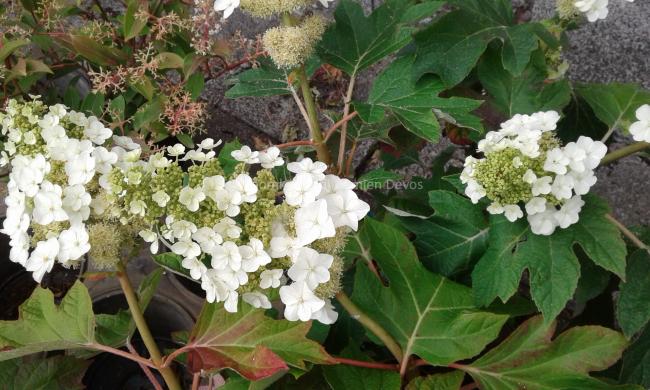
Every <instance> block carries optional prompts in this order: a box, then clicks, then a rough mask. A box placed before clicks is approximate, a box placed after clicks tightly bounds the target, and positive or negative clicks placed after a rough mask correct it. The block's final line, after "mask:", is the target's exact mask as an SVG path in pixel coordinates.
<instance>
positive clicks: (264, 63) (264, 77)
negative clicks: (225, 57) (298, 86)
mask: <svg viewBox="0 0 650 390" xmlns="http://www.w3.org/2000/svg"><path fill="white" fill-rule="evenodd" d="M259 63H260V66H259V67H257V68H253V69H249V70H246V71H244V72H242V73H240V74H238V75H237V76H236V77H235V78H234V79H233V80H232V81H231V82H232V83H233V84H234V85H233V87H232V88H230V89H229V90H228V91H227V92H226V97H227V98H231V99H234V98H238V97H243V96H274V95H288V94H290V93H291V90H290V89H289V84H288V83H287V73H286V72H285V71H284V70H282V69H279V68H278V67H276V66H275V64H273V61H271V59H270V58H268V57H263V58H261V59H260V60H259Z"/></svg>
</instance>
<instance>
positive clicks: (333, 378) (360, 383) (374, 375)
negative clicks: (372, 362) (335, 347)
mask: <svg viewBox="0 0 650 390" xmlns="http://www.w3.org/2000/svg"><path fill="white" fill-rule="evenodd" d="M341 356H343V357H345V358H350V359H356V360H367V357H365V356H364V354H363V353H362V352H361V351H358V350H356V349H355V348H354V347H351V346H348V347H346V348H345V349H344V350H343V351H342V352H341ZM323 376H324V377H325V380H326V381H327V384H328V385H329V386H330V388H331V389H332V390H347V389H378V390H399V389H400V388H401V382H402V381H401V378H400V376H399V373H398V372H396V371H388V370H377V369H373V368H364V367H356V366H350V365H346V364H336V365H331V366H323Z"/></svg>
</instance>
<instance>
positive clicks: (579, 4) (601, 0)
mask: <svg viewBox="0 0 650 390" xmlns="http://www.w3.org/2000/svg"><path fill="white" fill-rule="evenodd" d="M626 1H627V2H628V3H633V2H634V0H626ZM574 6H575V7H576V9H578V11H580V12H582V13H583V14H584V15H585V16H586V17H587V20H589V21H590V22H592V23H593V22H596V21H598V20H601V19H605V18H606V17H607V15H609V8H608V6H609V0H576V1H575V2H574Z"/></svg>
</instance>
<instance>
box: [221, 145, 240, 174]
mask: <svg viewBox="0 0 650 390" xmlns="http://www.w3.org/2000/svg"><path fill="white" fill-rule="evenodd" d="M241 147H242V145H241V142H239V140H238V139H236V138H235V139H234V140H233V141H230V142H226V143H225V144H224V145H223V147H222V148H221V150H220V151H219V163H220V164H221V167H222V168H223V172H224V173H225V174H226V175H231V174H232V173H233V172H234V171H235V167H236V166H237V164H239V161H237V160H235V158H234V157H233V156H232V155H231V152H233V151H234V150H239V149H241Z"/></svg>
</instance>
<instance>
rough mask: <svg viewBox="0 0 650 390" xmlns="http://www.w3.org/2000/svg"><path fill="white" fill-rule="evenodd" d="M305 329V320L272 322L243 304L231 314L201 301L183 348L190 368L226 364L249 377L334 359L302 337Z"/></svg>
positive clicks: (306, 330) (213, 366)
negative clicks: (195, 320) (201, 307)
mask: <svg viewBox="0 0 650 390" xmlns="http://www.w3.org/2000/svg"><path fill="white" fill-rule="evenodd" d="M310 327H311V323H308V322H290V321H286V320H273V319H271V318H269V317H266V316H265V315H264V310H261V309H254V308H253V307H252V306H250V305H248V304H246V303H243V302H242V303H241V304H240V307H239V311H238V312H237V313H227V312H226V311H225V309H224V308H223V305H220V304H206V305H204V306H203V310H202V311H201V314H200V315H199V318H198V320H197V322H196V325H195V326H194V329H193V330H192V333H191V335H190V342H189V343H188V344H187V345H186V346H185V347H183V350H184V351H186V352H187V353H188V360H187V361H188V365H189V367H190V369H191V370H192V371H193V372H199V371H201V370H214V369H223V368H230V369H233V370H235V371H237V372H238V373H239V374H240V375H242V376H243V377H245V378H246V379H249V380H259V379H262V378H266V377H268V376H271V375H274V374H276V373H278V372H279V371H285V370H288V369H289V366H291V367H295V368H299V369H301V370H305V369H306V368H307V366H306V362H312V363H317V364H331V363H334V361H333V359H332V358H331V357H330V356H329V355H328V354H327V352H325V350H324V349H323V347H322V346H321V345H319V344H318V343H316V342H314V341H311V340H309V339H307V338H306V337H305V336H306V335H307V332H308V331H309V328H310Z"/></svg>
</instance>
